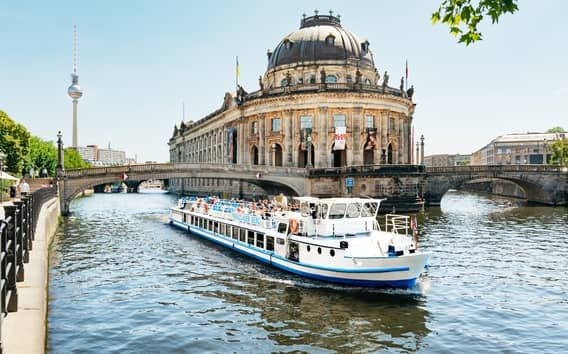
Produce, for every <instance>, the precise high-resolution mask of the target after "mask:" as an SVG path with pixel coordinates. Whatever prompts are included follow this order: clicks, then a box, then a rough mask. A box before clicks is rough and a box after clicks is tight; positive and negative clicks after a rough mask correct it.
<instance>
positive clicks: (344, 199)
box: [294, 197, 384, 203]
mask: <svg viewBox="0 0 568 354" xmlns="http://www.w3.org/2000/svg"><path fill="white" fill-rule="evenodd" d="M294 199H295V200H297V201H299V202H308V203H318V202H319V203H357V202H359V203H369V202H375V203H380V202H382V201H383V200H384V199H377V198H353V197H351V198H349V197H337V198H317V197H294Z"/></svg>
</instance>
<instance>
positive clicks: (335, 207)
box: [329, 203, 347, 219]
mask: <svg viewBox="0 0 568 354" xmlns="http://www.w3.org/2000/svg"><path fill="white" fill-rule="evenodd" d="M346 207H347V204H345V203H335V204H332V205H331V208H329V218H330V219H343V216H344V215H345V208H346Z"/></svg>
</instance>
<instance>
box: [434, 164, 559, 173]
mask: <svg viewBox="0 0 568 354" xmlns="http://www.w3.org/2000/svg"><path fill="white" fill-rule="evenodd" d="M478 172H482V173H499V172H551V173H555V172H564V170H563V168H562V167H560V166H548V165H476V166H471V165H466V166H438V167H426V173H478Z"/></svg>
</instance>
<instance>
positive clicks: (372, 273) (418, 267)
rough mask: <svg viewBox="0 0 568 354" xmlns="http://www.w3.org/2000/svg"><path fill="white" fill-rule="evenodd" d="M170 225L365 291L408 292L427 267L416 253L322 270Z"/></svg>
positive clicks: (194, 229) (205, 232) (304, 273)
mask: <svg viewBox="0 0 568 354" xmlns="http://www.w3.org/2000/svg"><path fill="white" fill-rule="evenodd" d="M170 223H172V224H174V225H175V226H178V227H180V228H183V229H185V230H187V231H189V232H190V233H192V234H194V235H196V236H199V237H201V238H203V239H206V240H210V241H213V242H215V243H217V244H219V245H221V246H224V247H226V248H230V249H233V250H234V251H237V252H239V253H242V254H245V255H247V256H249V257H252V258H254V259H256V260H258V261H261V262H263V263H266V264H269V265H272V266H274V267H277V268H279V269H282V270H285V271H288V272H291V273H294V274H297V275H300V276H304V277H307V278H312V279H317V280H322V281H327V282H332V283H341V284H347V285H354V286H367V287H395V288H412V287H413V286H414V285H415V284H416V280H417V279H418V277H419V276H420V274H421V273H422V272H423V271H424V268H425V267H426V265H427V264H428V260H429V258H430V254H427V253H420V254H411V255H405V256H398V257H362V258H352V257H347V256H345V257H344V258H348V260H349V263H352V266H350V267H341V268H340V267H323V266H320V265H314V264H310V263H303V262H301V261H299V262H296V261H293V260H290V259H287V258H284V257H282V256H280V255H278V254H276V253H275V252H273V251H267V250H264V249H260V248H258V247H255V246H252V245H249V244H248V243H245V242H241V241H238V240H235V239H232V238H230V237H227V236H224V235H221V234H216V233H214V232H212V231H209V230H206V229H203V228H200V227H197V226H193V225H188V224H186V223H184V222H181V221H179V220H176V219H175V218H172V217H170Z"/></svg>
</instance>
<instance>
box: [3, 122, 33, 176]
mask: <svg viewBox="0 0 568 354" xmlns="http://www.w3.org/2000/svg"><path fill="white" fill-rule="evenodd" d="M29 144H30V133H29V132H28V130H27V129H26V128H25V127H24V126H23V125H21V124H18V123H16V122H14V121H13V120H12V119H11V118H10V117H9V116H8V115H7V114H6V113H5V112H4V111H0V151H2V152H4V153H5V154H6V158H5V160H4V164H5V165H6V166H7V168H6V169H7V171H8V172H11V173H13V174H20V173H21V172H22V171H23V168H24V163H25V161H26V158H27V156H28V153H29Z"/></svg>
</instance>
